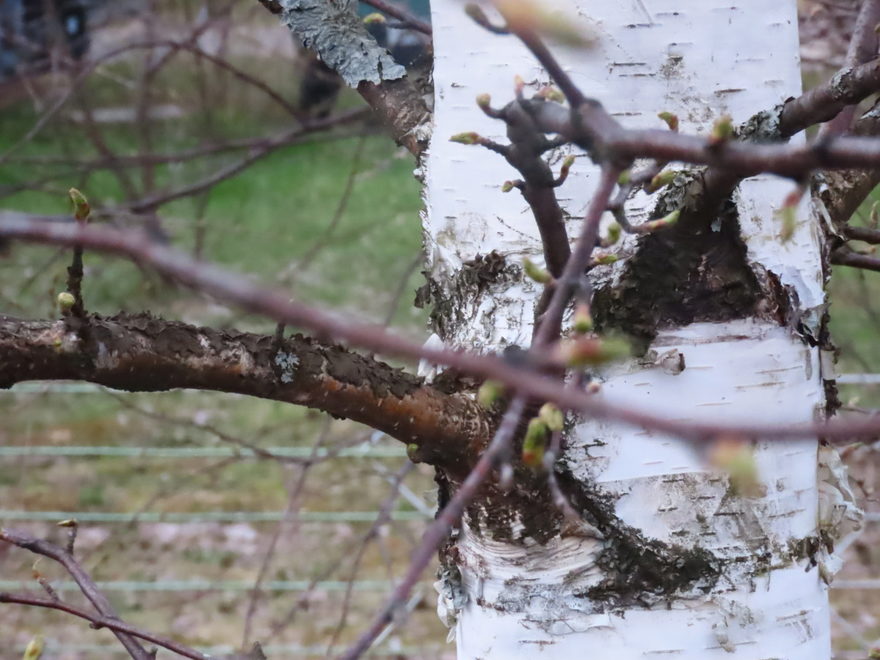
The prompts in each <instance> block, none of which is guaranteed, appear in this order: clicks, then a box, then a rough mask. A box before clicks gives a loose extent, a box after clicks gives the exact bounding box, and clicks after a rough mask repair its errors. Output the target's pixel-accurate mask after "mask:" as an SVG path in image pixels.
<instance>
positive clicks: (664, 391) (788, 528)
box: [424, 0, 830, 660]
mask: <svg viewBox="0 0 880 660" xmlns="http://www.w3.org/2000/svg"><path fill="white" fill-rule="evenodd" d="M432 4H433V9H432V10H433V25H434V43H435V50H436V60H435V68H434V84H435V89H436V105H435V127H434V133H433V141H432V143H431V148H430V152H429V158H428V163H427V202H428V203H427V213H426V217H425V223H424V226H425V234H426V245H427V250H428V259H429V270H430V274H431V275H432V276H433V278H434V280H435V282H438V283H442V282H447V284H446V285H443V284H440V286H445V287H446V290H445V293H446V294H448V295H449V296H450V299H451V300H453V301H454V304H453V305H452V307H454V309H452V310H447V312H448V313H449V314H451V315H452V316H451V320H450V323H449V324H448V325H447V326H445V334H446V336H445V337H443V339H444V340H445V341H446V342H447V343H450V344H455V345H463V346H471V347H477V348H479V349H481V350H497V349H499V348H500V347H503V346H505V345H507V344H519V345H527V344H528V342H529V338H530V335H531V324H532V315H533V310H534V304H535V301H536V296H537V293H538V291H537V290H536V287H535V286H534V285H533V284H531V283H528V282H522V280H521V278H515V277H512V278H506V279H505V278H502V279H501V281H499V282H496V283H494V284H492V285H490V286H489V290H488V291H485V292H483V293H481V294H477V293H474V292H473V291H468V290H467V287H465V286H460V284H456V283H461V282H462V279H461V276H460V275H461V272H462V270H463V268H466V266H465V264H467V263H468V262H471V261H472V260H473V259H474V257H475V256H476V255H478V254H481V255H486V254H488V253H490V252H491V251H493V250H494V251H497V252H498V253H500V254H501V255H503V256H505V257H506V259H507V263H508V264H518V263H520V262H521V260H522V258H523V257H524V256H528V257H529V258H531V259H532V260H534V261H538V262H540V261H541V258H542V257H541V246H540V243H539V239H538V232H537V229H536V226H535V221H534V219H533V217H532V214H531V212H530V210H529V209H528V206H527V205H526V203H525V202H524V201H523V199H522V197H521V196H519V195H518V193H516V192H515V191H514V192H512V193H508V194H504V193H502V192H501V184H502V182H503V181H504V180H506V179H514V178H517V173H516V172H515V171H514V170H512V169H511V168H510V167H509V166H508V165H507V164H506V163H505V162H504V160H503V159H502V158H500V157H499V156H498V155H497V154H494V153H491V152H489V151H487V150H484V149H480V148H477V147H466V146H463V145H460V144H454V143H450V142H448V139H449V137H450V136H451V135H454V134H456V133H460V132H464V131H477V132H478V133H480V134H482V135H485V136H487V137H489V138H492V139H496V140H498V141H500V142H505V141H506V138H505V127H504V125H503V124H502V123H501V122H499V121H496V120H492V119H489V118H487V117H485V116H484V115H483V114H482V113H480V112H479V111H478V110H477V109H476V106H475V103H474V98H475V97H476V96H477V94H480V93H485V92H488V93H490V94H491V95H492V97H493V100H494V105H496V106H501V105H503V104H504V103H506V102H507V101H509V100H511V99H512V98H513V78H514V75H516V74H519V75H521V76H522V77H523V78H524V79H525V80H526V81H527V82H530V81H537V82H541V83H544V82H547V81H548V79H547V76H546V74H545V73H544V72H543V71H542V70H541V69H540V68H539V67H538V66H537V64H536V63H535V61H534V59H533V57H532V56H531V55H530V54H529V53H528V52H527V51H526V50H525V49H524V48H523V47H522V46H521V44H519V43H518V41H517V40H516V39H515V38H513V37H504V36H494V35H490V34H488V33H487V32H485V31H484V30H483V29H482V28H480V27H478V26H477V25H475V24H474V23H473V22H471V21H470V20H469V19H468V18H467V17H466V16H465V15H464V13H463V11H462V5H461V4H460V3H458V2H455V1H452V0H439V1H437V2H434V3H432ZM544 5H545V6H547V5H551V6H555V7H557V8H559V9H560V10H568V11H569V13H570V14H571V15H573V16H577V15H578V14H579V15H580V17H581V18H582V19H583V20H585V21H588V22H589V23H590V24H591V25H592V26H593V29H594V30H595V31H596V34H597V35H598V46H597V47H596V48H595V49H593V50H588V51H583V50H566V49H564V48H560V47H555V48H554V51H555V52H556V53H557V54H558V55H559V57H560V59H561V60H562V62H563V63H564V64H565V66H566V68H567V70H569V71H570V72H571V74H572V75H573V77H574V79H575V80H576V81H577V82H578V83H579V85H580V87H581V89H582V90H583V91H584V92H585V93H586V94H587V95H589V96H593V97H595V98H597V99H598V100H600V101H601V102H602V103H603V104H604V105H605V107H606V108H607V109H608V110H609V111H610V112H611V113H613V114H614V115H615V116H617V117H618V118H619V119H620V120H621V121H622V122H623V123H624V124H625V125H626V126H628V127H654V128H662V127H663V124H662V123H661V122H660V120H659V119H657V117H656V115H657V113H658V112H659V111H663V110H668V111H672V112H675V113H677V114H678V115H679V117H680V118H681V122H682V127H681V129H682V131H686V132H698V133H699V132H702V133H705V132H706V131H707V130H708V128H709V127H710V126H711V125H712V122H713V121H714V120H715V119H716V118H718V117H719V116H721V115H722V114H730V115H731V116H732V117H733V119H734V122H740V121H743V120H745V119H747V118H748V117H749V116H751V115H752V114H754V113H755V112H757V111H759V110H762V109H770V108H773V107H774V106H776V105H777V104H779V103H781V102H782V101H784V100H785V99H786V98H788V97H789V96H792V95H796V94H797V93H799V91H800V71H799V62H798V38H797V19H796V3H795V0H776V1H774V2H767V1H766V0H739V1H732V0H731V1H721V0H617V1H615V2H604V1H603V2H600V1H599V0H577V2H566V1H565V0H553V1H552V2H551V1H550V0H546V1H545V2H544ZM597 174H598V171H597V168H596V167H595V166H594V165H592V164H591V163H590V162H589V161H588V159H587V158H581V159H578V161H577V164H576V165H575V167H574V168H573V170H572V174H571V176H570V177H569V179H568V182H567V183H566V184H565V186H564V187H563V188H561V189H560V191H559V197H560V203H561V204H562V205H563V207H564V208H565V209H566V210H567V211H568V212H569V213H570V214H571V216H572V219H571V220H570V221H569V234H570V235H571V236H576V235H577V233H578V230H579V217H580V216H581V215H582V213H583V211H584V209H585V206H586V204H587V202H588V200H589V198H590V194H591V191H592V189H593V188H594V187H595V185H596V182H597ZM791 188H792V184H791V183H790V182H786V181H782V180H779V179H776V178H773V177H769V176H762V177H755V178H752V179H749V180H748V181H746V182H744V183H743V184H742V186H741V187H740V188H739V192H738V195H737V205H738V212H739V222H740V227H741V234H742V238H743V240H744V241H745V243H746V246H747V249H748V259H749V262H750V264H751V265H752V266H753V268H754V269H755V270H756V272H758V273H761V272H765V271H768V272H770V273H773V274H775V275H776V276H777V277H778V278H779V279H780V281H781V282H782V284H783V285H785V286H787V287H791V289H790V290H791V291H793V292H795V293H796V294H797V295H796V300H797V302H796V305H798V309H797V313H798V315H799V317H800V319H801V321H802V323H803V327H805V328H806V329H807V330H808V331H811V332H815V331H816V329H817V326H818V321H819V316H820V315H821V312H822V305H823V303H824V294H823V287H822V269H821V262H820V253H819V244H820V240H821V239H820V232H819V230H818V228H817V226H816V223H815V222H814V221H813V220H812V219H811V217H810V215H809V213H808V212H806V211H804V212H802V213H801V214H800V215H801V218H800V221H799V224H798V226H797V229H796V231H795V234H794V237H793V238H792V240H791V241H789V242H788V243H786V244H785V245H783V244H782V243H781V242H780V240H779V237H778V235H779V230H780V224H779V221H778V219H776V218H775V217H774V210H775V209H776V208H778V206H779V205H780V204H781V202H782V200H783V198H784V197H785V195H786V194H787V193H788V192H790V191H791ZM652 204H653V201H652V200H650V199H647V198H644V197H642V198H637V199H636V200H634V201H633V202H632V203H631V204H630V206H629V209H628V210H629V214H630V216H631V217H632V218H633V219H634V220H635V221H639V220H641V219H643V218H644V217H645V215H646V214H647V213H648V211H650V209H651V205H652ZM627 246H629V247H631V246H632V241H631V240H630V241H629V243H627V244H625V246H624V247H623V248H621V249H622V250H624V251H625V250H627V249H628V248H627ZM615 268H618V266H615ZM606 271H607V272H606V273H605V274H604V275H602V274H600V276H604V277H606V278H613V277H614V275H615V271H611V269H610V268H608V269H606ZM450 282H451V284H449V283H450ZM652 348H653V349H654V350H656V351H657V352H658V353H664V352H666V351H669V350H672V349H674V350H677V351H679V352H680V353H682V354H683V355H684V359H685V364H686V368H685V370H684V371H683V372H681V373H679V374H672V373H669V372H667V371H664V370H663V369H662V368H659V367H653V366H645V364H646V363H645V361H644V360H632V361H630V362H628V363H625V364H623V365H619V366H616V367H615V368H614V369H612V370H609V371H608V372H607V373H605V374H603V375H602V376H601V379H602V380H603V381H604V385H603V388H602V391H601V392H600V394H598V395H597V396H601V397H603V398H605V399H606V400H609V401H613V402H615V403H629V404H631V405H634V406H639V407H641V408H645V409H651V410H654V411H656V412H658V413H660V414H663V415H666V416H671V417H673V418H675V419H681V420H693V421H697V420H699V421H713V422H724V421H732V422H745V421H747V422H767V423H773V424H796V423H803V422H808V421H811V420H813V419H815V418H817V417H818V416H820V415H821V411H822V408H823V405H824V391H823V383H822V374H821V366H820V365H821V362H822V361H821V360H820V356H819V351H818V349H816V348H813V347H810V346H809V345H808V343H807V342H805V341H804V338H803V337H802V336H801V335H800V334H798V333H797V332H796V331H795V330H794V329H793V328H792V327H785V326H781V325H779V324H778V323H774V322H772V321H768V320H762V319H760V318H757V317H756V318H746V319H741V320H733V321H727V322H723V323H711V322H701V323H694V324H691V325H689V326H686V327H676V328H667V329H664V330H662V331H661V332H660V333H659V335H658V336H657V337H656V339H655V340H654V342H653V344H652ZM597 441H601V442H597ZM755 453H756V461H757V465H758V469H759V475H760V479H761V482H762V484H763V485H764V487H765V493H764V495H763V496H761V497H752V498H744V497H739V496H733V495H731V494H730V492H729V488H728V483H727V479H726V477H724V476H721V475H718V474H717V473H714V472H713V471H712V470H711V469H709V468H708V467H707V464H706V459H705V456H704V455H703V454H702V453H701V452H700V451H699V448H698V447H696V446H693V445H691V444H688V443H686V442H683V441H679V440H677V439H674V438H671V437H666V436H662V435H660V434H657V433H651V432H647V431H645V430H642V429H634V428H630V427H626V426H622V425H617V424H598V423H593V422H589V421H584V422H582V423H580V424H579V425H578V426H577V427H576V429H575V430H574V432H573V433H572V436H571V438H570V440H569V450H568V452H567V456H566V459H565V460H566V463H567V465H568V467H569V468H570V470H571V472H572V474H574V475H575V476H576V477H578V478H579V479H582V480H585V481H588V482H590V483H596V484H599V485H600V486H601V488H602V489H603V490H604V492H606V493H607V494H608V495H609V496H610V497H611V498H612V501H613V503H614V504H613V506H614V511H615V513H616V515H617V516H618V517H619V518H620V519H621V520H622V521H623V523H625V524H627V525H630V526H632V527H633V528H635V529H638V530H641V532H642V533H643V534H644V535H645V536H646V537H649V538H653V539H658V540H660V541H662V542H665V543H667V544H678V545H680V546H682V547H694V546H700V547H702V548H705V549H706V550H708V551H709V552H711V553H713V554H714V555H715V557H717V558H718V559H719V560H721V562H722V563H721V566H722V569H721V575H720V577H718V579H717V580H714V581H711V583H710V584H707V583H705V582H704V583H694V584H692V585H690V587H689V588H688V589H686V590H685V592H684V593H679V594H676V595H675V596H673V597H669V596H664V597H662V598H651V597H650V595H648V596H646V597H645V598H644V599H643V600H644V602H643V603H641V604H627V605H617V606H614V607H609V606H608V605H607V604H603V603H601V602H596V601H593V600H591V599H590V598H587V597H585V596H584V592H585V591H586V590H588V589H589V588H590V587H594V586H595V585H597V584H599V583H600V582H601V581H602V580H603V578H604V577H605V572H604V569H603V568H600V565H599V564H600V563H601V561H600V562H599V563H597V560H600V559H601V557H602V552H603V550H604V549H605V548H606V546H607V544H608V539H597V538H591V537H590V536H589V534H569V535H563V536H561V537H557V538H555V539H554V540H552V541H550V542H549V543H546V544H539V543H536V542H534V541H533V540H531V539H519V540H518V541H516V542H500V541H497V540H494V539H493V538H491V536H492V534H491V532H488V531H487V530H483V531H484V532H485V533H482V534H481V533H477V532H478V531H479V530H475V529H474V528H473V526H472V524H473V521H471V524H469V523H468V521H467V520H466V521H465V523H464V525H463V529H462V532H461V535H460V537H459V541H458V549H459V553H460V557H461V560H460V564H459V568H460V570H461V573H462V587H463V589H464V597H465V598H464V600H466V602H465V603H464V605H463V607H462V608H461V610H460V611H459V612H458V613H457V614H458V623H457V644H458V656H459V658H506V659H515V658H533V657H548V658H615V659H617V660H626V659H628V658H643V657H653V656H662V657H668V658H677V659H683V658H689V659H694V660H696V659H698V658H699V659H701V660H702V659H706V658H725V659H727V658H792V659H794V658H799V659H804V660H807V659H809V660H816V659H823V658H828V657H830V631H829V616H828V603H827V586H826V584H825V582H824V581H823V579H821V577H820V571H819V570H816V569H813V570H805V569H807V568H808V563H809V560H808V559H806V558H804V557H802V556H800V555H802V554H804V553H802V552H801V553H799V552H797V551H794V550H792V544H793V543H797V542H799V541H800V540H802V539H807V538H811V537H815V535H816V534H817V525H818V523H817V509H818V491H817V442H816V441H815V440H803V441H786V442H781V441H758V442H757V443H756V450H755ZM447 604H449V603H447ZM458 604H459V605H461V601H460V602H459V603H458Z"/></svg>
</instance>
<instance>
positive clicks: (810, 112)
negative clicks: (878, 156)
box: [779, 59, 880, 137]
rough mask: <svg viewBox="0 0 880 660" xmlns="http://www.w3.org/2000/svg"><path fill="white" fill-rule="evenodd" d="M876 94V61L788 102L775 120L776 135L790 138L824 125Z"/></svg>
mask: <svg viewBox="0 0 880 660" xmlns="http://www.w3.org/2000/svg"><path fill="white" fill-rule="evenodd" d="M877 91H880V60H878V59H875V60H872V61H871V62H867V63H866V64H861V65H859V66H855V67H852V68H846V69H843V70H841V71H839V72H838V73H837V74H835V75H834V77H832V78H831V80H829V81H828V82H827V83H826V84H824V85H819V86H818V87H814V88H813V89H811V90H810V91H808V92H806V93H805V94H803V95H801V96H799V97H798V98H796V99H792V100H791V101H788V102H787V103H786V104H785V106H784V107H783V108H782V113H781V114H780V116H779V132H780V134H781V135H782V136H783V137H788V136H790V135H794V134H795V133H798V132H799V131H802V130H803V129H805V128H806V127H808V126H812V125H813V124H817V123H819V122H823V121H828V120H829V119H832V118H833V117H835V116H836V115H837V113H838V112H840V111H841V110H843V109H844V108H845V107H846V106H848V105H853V104H855V103H858V102H859V101H862V100H863V99H865V98H866V97H868V96H870V95H871V94H874V93H875V92H877Z"/></svg>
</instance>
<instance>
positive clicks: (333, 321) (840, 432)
mask: <svg viewBox="0 0 880 660" xmlns="http://www.w3.org/2000/svg"><path fill="white" fill-rule="evenodd" d="M607 184H608V180H606V184H605V185H607ZM599 198H600V196H599V195H597V196H596V197H595V198H594V201H595V200H598V199H599ZM597 203H598V202H597ZM606 203H607V197H605V198H604V199H603V201H602V204H603V207H604V204H606ZM588 214H589V215H590V217H595V216H594V214H593V212H592V211H588ZM0 237H5V238H16V239H24V240H29V241H33V242H38V243H52V244H57V245H74V244H76V243H82V244H83V245H84V246H86V247H88V248H90V249H94V250H100V251H104V252H110V253H114V254H121V255H125V256H127V257H128V258H130V259H132V260H133V261H136V262H138V263H141V264H144V265H149V266H151V267H152V268H154V269H156V270H157V271H158V272H160V273H162V274H164V275H167V276H169V277H171V278H174V279H176V280H178V281H179V282H181V283H183V284H185V285H187V286H190V287H192V288H194V289H197V290H201V291H205V292H207V293H210V294H212V295H216V296H217V297H219V298H220V299H222V300H224V301H226V302H230V303H234V304H237V305H239V306H240V307H242V308H243V309H247V310H250V311H252V312H255V313H258V314H262V315H264V316H266V317H268V318H271V319H273V320H275V321H282V322H284V323H285V324H288V325H292V326H301V327H304V328H308V329H309V330H311V331H312V332H315V333H316V334H317V335H318V336H322V337H332V338H333V339H335V340H337V341H345V342H348V343H350V344H352V345H355V346H360V347H362V348H367V349H369V350H371V351H375V352H376V353H380V354H385V355H397V356H400V357H405V358H410V359H414V360H420V359H424V360H427V361H429V362H431V363H434V364H443V365H447V366H451V367H455V368H456V369H459V370H461V371H462V372H464V373H469V374H472V375H476V376H480V377H482V378H489V379H492V380H497V381H500V382H502V383H506V384H510V385H511V386H512V387H515V388H518V389H519V390H520V392H521V393H522V394H524V395H527V396H529V397H531V398H534V399H537V400H542V401H552V402H554V403H556V404H558V405H559V406H560V407H561V408H564V409H567V410H577V411H580V412H583V413H586V414H589V415H591V416H593V417H596V418H598V419H614V420H616V421H619V422H623V423H626V424H630V425H633V426H640V427H644V428H648V429H652V430H655V431H660V432H665V433H670V434H673V435H677V436H679V437H683V438H689V439H692V440H705V439H707V438H714V437H716V436H717V435H718V434H720V433H728V434H733V435H739V436H745V437H763V438H765V439H771V438H806V437H816V436H823V437H825V438H827V439H829V440H835V439H836V440H852V439H853V438H856V437H871V436H873V435H875V434H876V433H877V432H878V431H880V417H878V418H870V419H868V420H840V421H834V422H824V423H813V424H802V425H788V426H784V427H780V426H773V425H764V424H761V425H758V424H749V423H743V424H711V423H694V422H682V421H676V420H674V419H672V416H670V417H661V416H658V415H655V414H653V413H648V412H644V411H642V410H639V409H638V408H634V407H632V406H627V407H624V406H618V405H613V404H610V403H607V402H601V401H598V400H596V399H595V397H590V396H589V395H587V394H586V393H583V392H576V391H573V390H570V389H568V388H565V387H564V386H563V385H562V384H560V383H559V382H558V381H557V380H556V379H552V378H547V377H545V376H542V375H540V374H539V373H536V372H533V371H530V372H527V373H528V378H523V370H522V369H521V368H519V367H515V366H511V365H510V364H508V363H507V362H505V361H504V360H501V359H498V358H495V357H492V356H487V355H474V354H470V353H467V352H465V351H460V350H447V349H434V348H428V347H424V346H422V345H421V344H418V343H416V342H413V341H410V340H408V339H405V338H403V337H400V336H398V335H395V334H394V333H391V332H389V331H388V330H387V329H385V328H383V327H382V326H378V325H373V324H365V323H356V322H353V321H352V320H351V319H350V318H348V317H342V316H338V315H335V314H332V313H330V312H327V311H324V310H321V309H317V308H313V307H310V306H308V305H304V304H302V303H299V302H296V301H291V300H290V299H289V295H288V294H287V293H286V292H282V291H275V290H273V289H267V288H264V287H261V286H259V285H257V284H254V283H252V282H250V281H248V280H247V279H245V278H242V277H241V276H239V275H236V274H233V273H230V272H228V271H225V270H223V269H221V268H218V267H217V266H214V265H211V264H207V263H203V262H198V261H196V260H194V259H192V258H191V257H189V256H188V255H187V254H185V253H183V252H180V251H178V250H174V249H171V248H168V247H164V246H162V245H158V244H156V243H151V242H149V241H145V240H143V238H142V234H141V233H140V232H122V231H118V230H114V229H109V228H106V227H77V226H62V225H57V224H54V223H52V224H51V225H50V224H45V223H39V222H34V221H31V220H30V219H29V218H28V217H27V216H25V215H22V214H18V213H13V212H3V213H0ZM584 245H585V246H586V245H587V243H584ZM584 249H586V248H584ZM578 251H579V250H578V248H576V249H575V252H578ZM573 258H574V257H573ZM579 259H580V257H579ZM575 281H576V280H575ZM565 299H567V298H565V297H564V296H563V297H562V298H560V299H559V303H558V307H559V312H554V314H553V315H552V316H550V312H549V311H548V317H551V318H554V317H560V316H559V315H561V311H562V310H563V309H564V305H565V303H564V302H563V300H565ZM548 332H549V330H548Z"/></svg>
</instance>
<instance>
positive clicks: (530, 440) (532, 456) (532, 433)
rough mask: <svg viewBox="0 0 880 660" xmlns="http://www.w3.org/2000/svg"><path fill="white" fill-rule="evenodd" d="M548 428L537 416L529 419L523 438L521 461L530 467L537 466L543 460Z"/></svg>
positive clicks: (548, 432)
mask: <svg viewBox="0 0 880 660" xmlns="http://www.w3.org/2000/svg"><path fill="white" fill-rule="evenodd" d="M549 434H550V430H549V429H548V428H547V425H546V424H545V423H544V422H543V421H541V420H540V419H539V418H537V417H533V418H532V419H530V420H529V426H528V428H527V429H526V435H525V437H524V438H523V446H522V461H523V463H525V464H526V465H528V466H529V467H530V468H537V467H539V466H540V465H541V464H542V463H543V462H544V450H545V448H546V447H547V436H548V435H549Z"/></svg>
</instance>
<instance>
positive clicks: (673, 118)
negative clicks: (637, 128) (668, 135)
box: [657, 111, 678, 133]
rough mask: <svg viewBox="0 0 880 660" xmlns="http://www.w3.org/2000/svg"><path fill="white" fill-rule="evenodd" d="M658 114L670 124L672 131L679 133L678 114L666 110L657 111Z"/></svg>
mask: <svg viewBox="0 0 880 660" xmlns="http://www.w3.org/2000/svg"><path fill="white" fill-rule="evenodd" d="M657 116H658V117H659V118H660V119H662V120H663V121H665V122H666V125H667V126H669V130H670V131H674V132H676V133H678V115H676V114H674V113H672V112H666V111H664V112H660V113H657Z"/></svg>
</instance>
